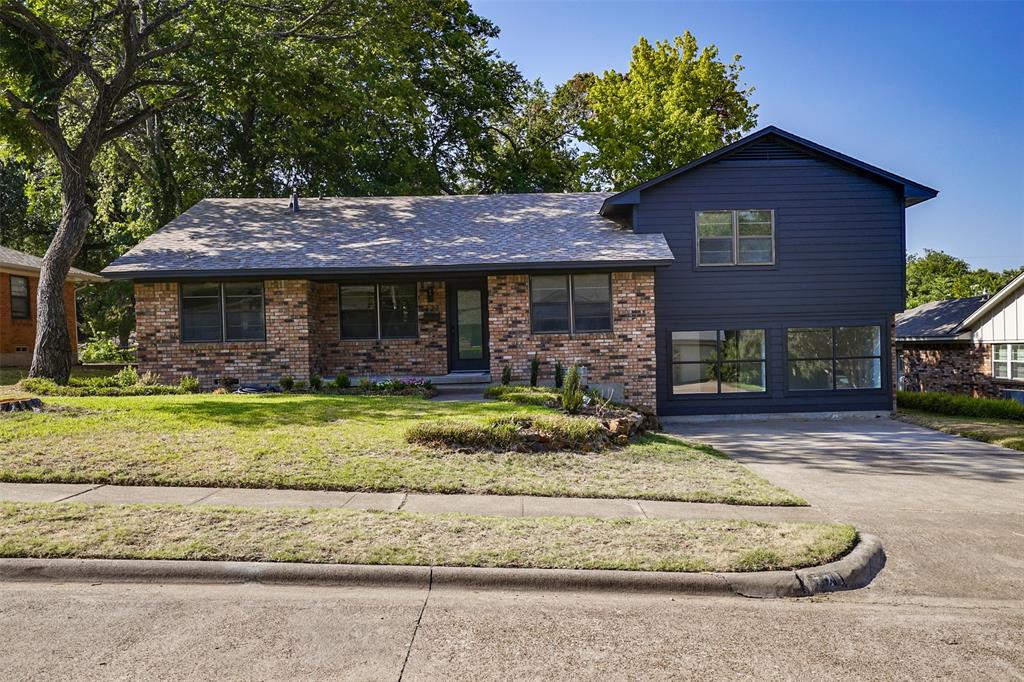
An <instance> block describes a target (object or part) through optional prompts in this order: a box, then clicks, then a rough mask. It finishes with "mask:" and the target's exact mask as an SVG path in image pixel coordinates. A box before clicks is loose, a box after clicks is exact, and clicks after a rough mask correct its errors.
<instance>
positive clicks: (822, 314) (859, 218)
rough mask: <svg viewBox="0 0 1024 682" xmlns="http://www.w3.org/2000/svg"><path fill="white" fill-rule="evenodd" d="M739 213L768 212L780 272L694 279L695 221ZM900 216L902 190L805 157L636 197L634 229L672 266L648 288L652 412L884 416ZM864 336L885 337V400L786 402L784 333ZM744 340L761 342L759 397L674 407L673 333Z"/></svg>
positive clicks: (756, 163)
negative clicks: (654, 362)
mask: <svg viewBox="0 0 1024 682" xmlns="http://www.w3.org/2000/svg"><path fill="white" fill-rule="evenodd" d="M757 146H758V145H752V147H757ZM746 208H756V209H774V210H775V254H776V255H775V265H772V266H732V267H718V268H698V267H697V264H696V253H695V250H696V237H695V234H696V225H695V220H696V218H695V214H696V212H697V211H701V210H710V209H746ZM904 210H905V209H904V197H903V190H902V187H900V186H898V185H896V184H895V183H892V184H890V183H888V182H886V181H883V180H880V179H879V178H877V177H875V176H869V175H866V174H862V173H861V172H860V171H854V170H851V169H848V168H846V167H844V166H842V165H839V164H837V163H836V162H834V161H831V160H826V159H824V158H818V157H815V156H811V155H809V154H807V153H804V152H802V151H801V152H800V153H788V154H774V155H773V154H770V153H768V154H765V155H764V157H760V156H759V155H758V154H757V153H750V150H746V153H744V154H738V155H735V156H727V157H724V158H722V159H720V160H717V161H713V162H711V163H708V164H706V165H704V166H700V167H698V168H695V169H693V170H691V171H688V172H686V173H683V174H681V175H678V176H676V177H673V178H670V179H668V180H666V181H664V182H662V183H660V184H658V185H654V186H653V187H650V188H648V189H646V190H643V191H642V192H641V193H640V201H639V205H638V206H637V207H636V209H635V210H634V212H633V224H634V229H635V230H636V231H637V232H661V233H663V234H664V235H665V237H666V239H667V240H668V243H669V246H671V248H672V251H673V253H674V254H675V257H676V262H675V263H674V264H673V265H671V266H668V267H665V268H661V269H659V270H658V271H657V274H656V280H655V284H656V296H655V300H656V313H657V328H658V340H659V342H658V367H659V375H658V409H659V412H660V413H662V414H665V415H675V414H719V413H742V412H790V411H799V412H803V411H833V410H887V409H890V408H891V406H892V391H891V388H890V386H891V376H890V374H891V368H890V366H889V360H888V348H889V343H890V338H889V335H890V330H889V316H890V315H892V314H895V313H897V312H900V311H902V310H903V296H904V294H903V278H904V250H905V246H904V243H905V242H904V222H903V218H904ZM862 324H863V325H869V324H870V325H878V326H879V327H881V328H882V343H883V358H882V389H880V390H877V391H831V392H819V393H813V394H811V393H807V392H788V391H787V390H786V363H785V342H784V337H785V329H786V328H787V327H804V326H807V327H812V326H839V325H862ZM751 328H762V329H765V330H766V331H767V334H766V344H767V373H768V376H767V382H768V391H767V392H766V393H764V394H755V395H752V396H745V395H744V396H737V395H725V396H717V395H716V396H707V397H705V396H686V397H673V396H672V394H671V341H670V337H671V332H672V331H685V330H701V329H751Z"/></svg>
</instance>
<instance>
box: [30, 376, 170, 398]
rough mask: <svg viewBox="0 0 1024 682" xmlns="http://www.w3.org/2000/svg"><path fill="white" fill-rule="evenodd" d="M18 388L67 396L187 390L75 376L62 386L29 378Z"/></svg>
mask: <svg viewBox="0 0 1024 682" xmlns="http://www.w3.org/2000/svg"><path fill="white" fill-rule="evenodd" d="M18 388H19V389H21V390H23V391H26V392H28V393H34V394H36V395H50V396H65V397H83V396H108V397H110V396H136V395H171V394H178V393H186V392H187V391H186V390H185V389H183V388H182V387H180V386H164V385H162V384H142V383H134V384H127V385H122V384H115V383H113V382H111V381H102V380H99V379H78V380H76V379H75V378H72V379H71V381H70V382H69V383H68V385H67V386H61V385H60V384H58V383H56V382H55V381H53V380H51V379H43V378H27V379H22V380H21V381H20V382H18Z"/></svg>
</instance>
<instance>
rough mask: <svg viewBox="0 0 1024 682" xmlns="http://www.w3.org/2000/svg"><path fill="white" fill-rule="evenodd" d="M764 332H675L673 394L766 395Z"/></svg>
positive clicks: (742, 330) (752, 330)
mask: <svg viewBox="0 0 1024 682" xmlns="http://www.w3.org/2000/svg"><path fill="white" fill-rule="evenodd" d="M765 359H766V353H765V334H764V330H763V329H728V330H723V329H719V330H707V331H686V332H672V393H673V394H675V395H689V394H716V395H717V394H726V393H763V392H765V391H766V390H767V382H766V380H765Z"/></svg>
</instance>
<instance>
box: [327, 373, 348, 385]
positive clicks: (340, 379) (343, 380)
mask: <svg viewBox="0 0 1024 682" xmlns="http://www.w3.org/2000/svg"><path fill="white" fill-rule="evenodd" d="M351 385H352V381H351V380H350V379H349V378H348V375H347V374H339V375H338V376H336V377H334V381H332V382H331V387H332V388H348V387H349V386H351Z"/></svg>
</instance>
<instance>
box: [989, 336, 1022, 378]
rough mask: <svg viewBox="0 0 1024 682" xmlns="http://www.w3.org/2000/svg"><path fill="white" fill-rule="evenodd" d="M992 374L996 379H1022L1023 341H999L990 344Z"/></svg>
mask: <svg viewBox="0 0 1024 682" xmlns="http://www.w3.org/2000/svg"><path fill="white" fill-rule="evenodd" d="M992 376H994V377H995V378H996V379H1016V380H1018V381H1024V343H999V344H996V345H994V346H992Z"/></svg>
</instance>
